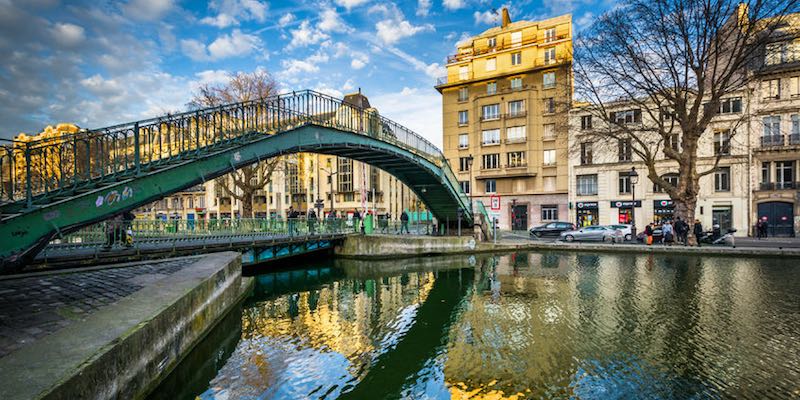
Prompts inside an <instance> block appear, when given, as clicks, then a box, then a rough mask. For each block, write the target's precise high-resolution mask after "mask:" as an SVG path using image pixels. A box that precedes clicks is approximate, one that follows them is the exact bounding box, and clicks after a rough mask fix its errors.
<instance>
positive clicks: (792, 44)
mask: <svg viewBox="0 0 800 400" xmlns="http://www.w3.org/2000/svg"><path fill="white" fill-rule="evenodd" d="M766 50H767V51H766V55H765V59H764V63H765V64H766V65H777V64H784V63H790V62H795V61H798V60H800V42H798V41H788V40H787V41H783V42H778V43H770V44H768V45H767V49H766Z"/></svg>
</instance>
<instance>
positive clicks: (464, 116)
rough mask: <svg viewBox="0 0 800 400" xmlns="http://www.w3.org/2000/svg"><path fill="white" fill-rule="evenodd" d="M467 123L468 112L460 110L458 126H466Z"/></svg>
mask: <svg viewBox="0 0 800 400" xmlns="http://www.w3.org/2000/svg"><path fill="white" fill-rule="evenodd" d="M468 123H469V112H468V111H467V110H462V111H459V112H458V124H459V125H466V124H468Z"/></svg>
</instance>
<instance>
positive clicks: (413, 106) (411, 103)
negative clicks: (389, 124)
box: [369, 87, 442, 148]
mask: <svg viewBox="0 0 800 400" xmlns="http://www.w3.org/2000/svg"><path fill="white" fill-rule="evenodd" d="M369 102H370V104H372V106H373V107H375V108H377V109H378V112H380V114H381V115H383V116H385V117H386V118H389V119H391V120H394V121H396V122H398V123H400V124H402V125H405V126H406V127H408V128H409V129H411V130H412V131H414V132H416V133H418V134H420V135H422V136H423V137H424V138H426V139H428V140H429V141H430V142H431V143H433V144H435V145H436V146H439V148H441V147H442V113H441V110H442V96H441V95H440V94H439V93H438V92H436V91H435V90H433V89H431V88H430V87H422V88H409V87H404V88H403V90H401V91H399V92H393V93H384V94H379V95H377V96H374V97H370V98H369Z"/></svg>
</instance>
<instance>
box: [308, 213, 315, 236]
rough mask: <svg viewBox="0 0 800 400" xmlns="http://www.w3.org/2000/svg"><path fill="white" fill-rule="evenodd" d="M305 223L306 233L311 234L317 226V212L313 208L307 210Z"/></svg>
mask: <svg viewBox="0 0 800 400" xmlns="http://www.w3.org/2000/svg"><path fill="white" fill-rule="evenodd" d="M306 223H308V233H310V234H312V235H313V234H314V231H315V230H316V227H317V212H316V211H314V209H313V208H312V209H310V210H308V218H307V220H306Z"/></svg>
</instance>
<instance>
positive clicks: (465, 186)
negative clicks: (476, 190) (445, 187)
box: [458, 181, 469, 194]
mask: <svg viewBox="0 0 800 400" xmlns="http://www.w3.org/2000/svg"><path fill="white" fill-rule="evenodd" d="M458 185H459V186H461V191H462V192H464V193H466V194H469V181H459V182H458Z"/></svg>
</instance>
